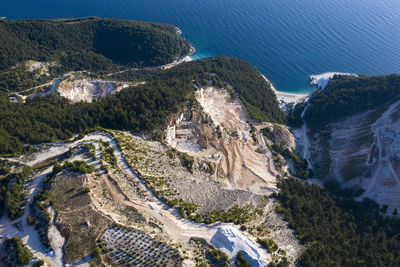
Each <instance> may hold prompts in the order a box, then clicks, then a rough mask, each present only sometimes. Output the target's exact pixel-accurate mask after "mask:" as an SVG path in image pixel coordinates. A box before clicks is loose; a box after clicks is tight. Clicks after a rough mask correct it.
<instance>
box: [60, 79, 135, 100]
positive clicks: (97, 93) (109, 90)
mask: <svg viewBox="0 0 400 267" xmlns="http://www.w3.org/2000/svg"><path fill="white" fill-rule="evenodd" d="M128 86H129V85H128V84H123V83H115V82H108V81H101V80H93V79H86V78H76V79H71V78H68V79H66V80H64V81H62V82H61V83H60V84H59V85H58V86H57V89H56V90H57V92H58V93H59V94H60V95H61V96H63V97H65V98H68V99H70V100H72V101H74V102H79V101H85V102H92V101H93V99H97V98H100V97H105V96H107V95H109V94H114V93H116V92H119V91H120V90H122V89H124V88H126V87H128Z"/></svg>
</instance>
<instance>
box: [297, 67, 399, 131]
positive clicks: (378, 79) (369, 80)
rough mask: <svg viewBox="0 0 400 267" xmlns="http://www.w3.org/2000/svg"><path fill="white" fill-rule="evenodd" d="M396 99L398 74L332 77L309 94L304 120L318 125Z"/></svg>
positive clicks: (312, 124) (311, 124)
mask: <svg viewBox="0 0 400 267" xmlns="http://www.w3.org/2000/svg"><path fill="white" fill-rule="evenodd" d="M399 98H400V75H387V76H335V77H333V79H332V80H331V81H330V82H329V83H328V86H327V87H326V88H325V89H321V90H318V91H316V92H315V93H314V94H313V95H312V96H311V98H310V100H309V103H310V106H309V107H308V109H307V112H306V113H305V116H304V119H305V120H306V122H307V123H308V124H309V125H310V126H311V127H316V126H321V125H324V124H326V123H330V122H333V121H336V120H338V119H340V118H343V117H344V116H348V115H353V114H355V113H357V112H361V111H365V110H367V109H371V108H375V107H377V106H379V105H383V104H387V103H392V102H394V101H395V100H397V99H399ZM297 113H299V112H297Z"/></svg>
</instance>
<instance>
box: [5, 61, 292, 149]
mask: <svg viewBox="0 0 400 267" xmlns="http://www.w3.org/2000/svg"><path fill="white" fill-rule="evenodd" d="M209 83H211V84H214V85H217V86H225V87H227V86H228V85H231V86H232V87H233V88H234V89H235V90H236V91H237V93H238V95H239V97H240V98H241V99H242V100H243V101H244V103H245V105H246V107H248V108H249V111H250V114H251V115H252V116H253V117H254V118H256V119H259V120H263V121H272V122H284V119H285V115H284V113H283V112H282V110H281V109H280V108H279V105H278V102H277V100H276V97H275V95H274V94H273V92H272V90H271V88H270V87H269V84H268V83H267V82H265V80H264V79H263V78H262V77H261V76H260V74H259V72H258V71H257V70H256V69H255V68H254V67H252V66H251V65H250V64H249V63H247V62H244V61H241V60H239V59H234V58H228V57H218V58H216V59H213V58H209V59H204V60H198V61H194V62H188V63H184V64H181V65H179V66H177V67H175V68H172V69H169V70H166V71H161V72H158V73H156V74H154V75H152V76H149V77H148V79H147V80H146V84H145V85H141V86H138V87H131V88H127V89H125V90H123V91H121V92H119V93H118V94H116V95H112V96H109V97H106V98H103V99H100V100H98V101H96V102H93V103H83V102H82V103H75V104H71V103H70V102H68V100H66V99H64V98H62V97H59V96H56V95H48V96H45V97H35V98H33V99H28V100H27V101H26V103H13V102H10V100H9V99H8V97H6V96H5V95H3V96H2V97H0V112H1V114H2V116H1V117H0V125H1V127H0V132H1V133H2V134H1V135H0V153H1V154H9V153H20V152H22V150H23V146H22V143H27V144H35V143H41V142H50V141H55V140H60V139H66V138H70V137H71V136H72V133H80V132H82V131H84V130H86V129H89V128H93V127H96V126H101V127H104V128H111V129H119V130H131V131H154V130H156V129H163V127H165V126H166V123H167V121H168V116H169V115H170V114H171V113H176V112H178V111H179V110H180V108H181V107H182V106H183V105H190V104H191V103H193V101H194V90H195V87H194V85H193V84H197V85H198V86H203V85H207V84H209Z"/></svg>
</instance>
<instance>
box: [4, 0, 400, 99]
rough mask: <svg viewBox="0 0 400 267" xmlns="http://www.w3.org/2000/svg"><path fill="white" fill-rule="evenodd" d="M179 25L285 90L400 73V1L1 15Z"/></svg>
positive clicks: (168, 5) (114, 2) (23, 4)
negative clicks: (328, 76) (339, 75)
mask: <svg viewBox="0 0 400 267" xmlns="http://www.w3.org/2000/svg"><path fill="white" fill-rule="evenodd" d="M85 16H98V17H112V18H121V19H133V20H142V21H157V22H163V23H170V24H174V25H176V26H177V27H179V28H180V29H181V30H182V32H183V37H185V38H186V39H188V40H189V41H190V42H191V43H192V44H193V46H194V47H195V48H196V54H195V55H193V58H195V59H196V58H203V57H210V56H218V55H227V56H233V57H239V58H242V59H244V60H247V61H249V62H250V63H252V64H253V65H254V66H255V67H256V68H257V69H258V70H259V71H260V72H261V73H262V74H264V75H265V76H267V77H268V79H269V80H270V81H271V82H272V83H273V84H274V85H275V87H276V88H277V89H278V90H279V91H284V92H291V93H304V92H310V91H312V90H313V87H312V86H311V85H310V82H309V76H310V75H313V74H321V73H325V72H346V73H357V74H366V75H381V74H391V73H400V0H246V1H243V0H40V1H38V0H36V1H32V0H1V1H0V17H6V19H51V18H67V17H68V18H71V17H74V18H77V17H85Z"/></svg>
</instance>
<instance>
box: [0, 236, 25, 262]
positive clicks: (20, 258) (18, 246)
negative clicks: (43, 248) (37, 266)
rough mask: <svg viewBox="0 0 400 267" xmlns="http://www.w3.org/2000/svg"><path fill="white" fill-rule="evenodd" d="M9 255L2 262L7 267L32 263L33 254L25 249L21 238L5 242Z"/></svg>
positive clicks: (16, 237) (15, 237)
mask: <svg viewBox="0 0 400 267" xmlns="http://www.w3.org/2000/svg"><path fill="white" fill-rule="evenodd" d="M5 246H6V250H7V253H6V255H5V256H4V257H3V259H2V261H3V263H5V264H6V265H7V266H15V265H16V264H24V265H26V264H29V263H30V262H31V258H32V253H31V252H30V251H29V249H28V248H26V247H24V245H23V244H22V240H21V238H19V237H18V236H14V237H13V238H10V239H7V240H6V242H5Z"/></svg>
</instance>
